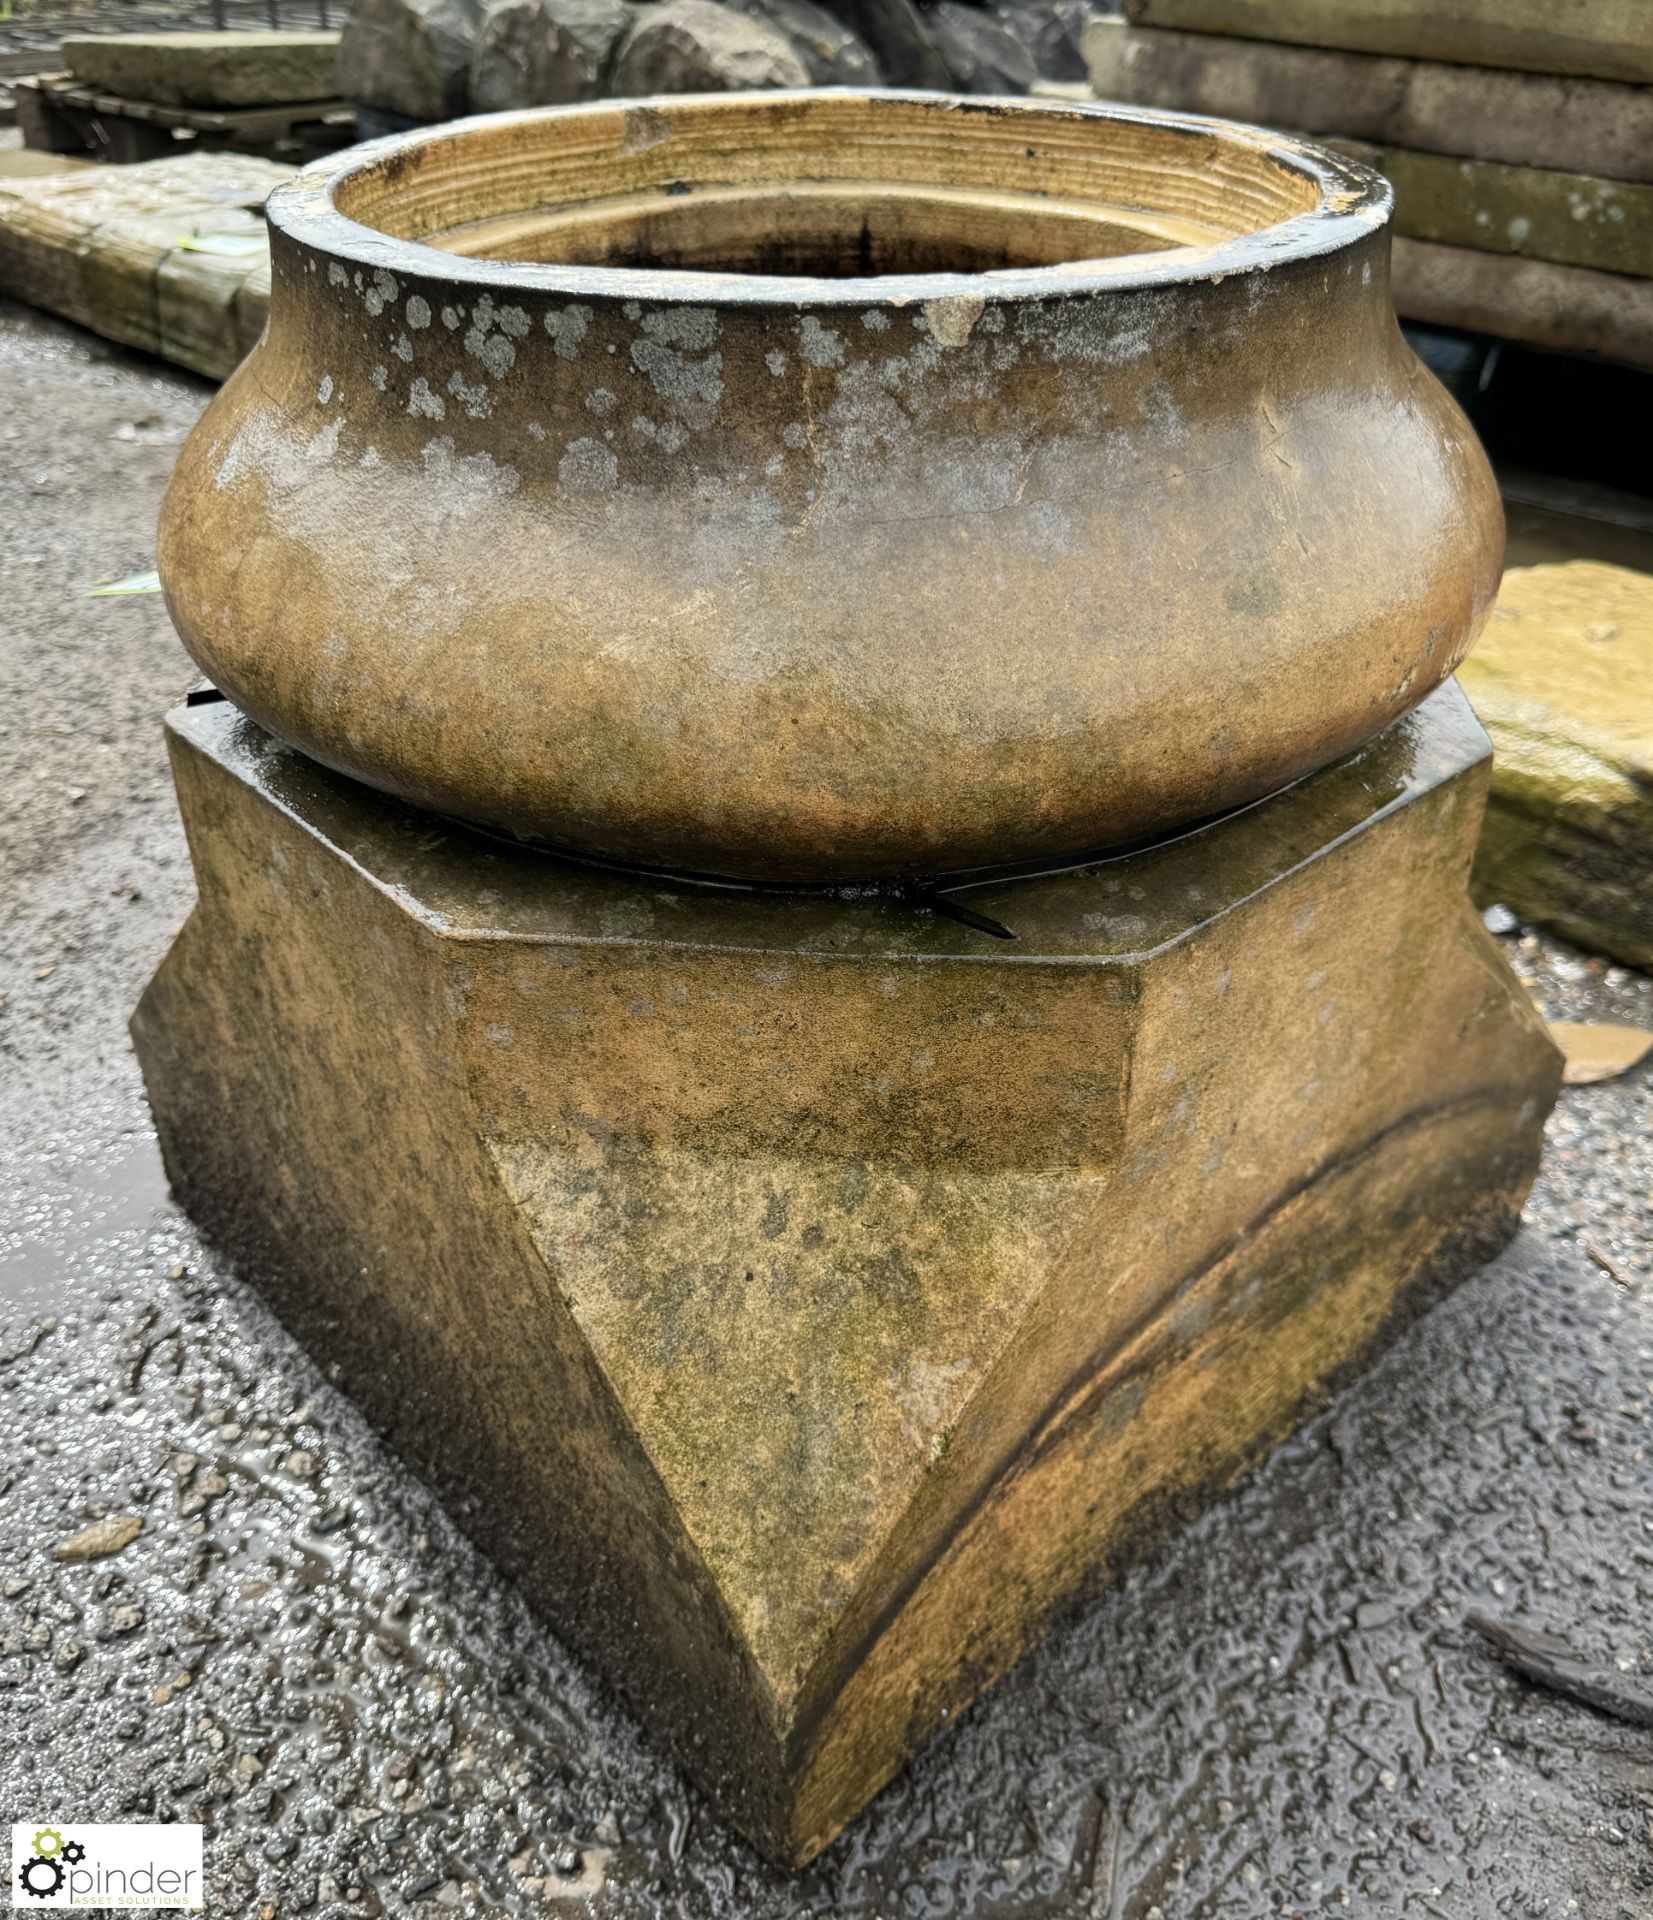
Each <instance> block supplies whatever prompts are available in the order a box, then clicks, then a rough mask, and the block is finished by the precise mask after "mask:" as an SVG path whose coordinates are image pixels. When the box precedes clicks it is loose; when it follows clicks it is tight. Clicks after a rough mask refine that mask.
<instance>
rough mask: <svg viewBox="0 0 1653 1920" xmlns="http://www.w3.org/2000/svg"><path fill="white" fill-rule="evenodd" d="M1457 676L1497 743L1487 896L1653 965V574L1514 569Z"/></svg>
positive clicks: (1486, 842) (1587, 565) (1486, 840)
mask: <svg viewBox="0 0 1653 1920" xmlns="http://www.w3.org/2000/svg"><path fill="white" fill-rule="evenodd" d="M1462 678H1463V685H1464V689H1465V691H1466V692H1467V693H1468V694H1469V696H1470V698H1471V700H1472V701H1473V702H1474V705H1475V709H1476V711H1477V713H1478V714H1479V715H1480V717H1481V719H1482V720H1483V721H1484V722H1485V724H1486V726H1487V729H1488V731H1489V733H1490V734H1491V736H1492V741H1493V747H1494V759H1493V774H1492V795H1491V800H1490V803H1489V805H1488V808H1487V818H1486V825H1485V826H1484V827H1483V829H1482V832H1481V845H1480V850H1479V852H1478V853H1477V855H1476V860H1475V888H1476V892H1477V894H1478V896H1479V897H1480V898H1481V899H1482V900H1483V901H1485V902H1487V903H1490V902H1492V901H1495V900H1496V901H1502V902H1503V903H1504V904H1505V905H1507V906H1510V907H1513V908H1514V909H1515V911H1516V912H1517V913H1519V914H1521V915H1522V916H1523V918H1525V919H1528V920H1534V921H1536V922H1537V923H1538V924H1539V925H1540V926H1546V927H1553V928H1554V929H1555V930H1556V931H1557V932H1559V933H1564V934H1566V935H1567V937H1568V938H1569V939H1570V940H1576V941H1577V942H1578V943H1579V944H1580V945H1581V946H1585V947H1590V948H1593V949H1594V950H1595V951H1597V952H1599V953H1606V954H1611V955H1612V956H1613V957H1614V958H1615V959H1618V960H1624V961H1627V962H1628V963H1629V964H1630V965H1632V966H1637V967H1653V574H1648V573H1644V572H1639V571H1637V570H1636V569H1635V568H1632V567H1626V566H1614V565H1610V564H1608V563H1606V562H1604V561H1600V560H1590V559H1577V560H1567V561H1554V562H1548V563H1545V564H1542V565H1538V566H1528V567H1511V568H1510V570H1509V571H1508V572H1507V573H1506V574H1505V575H1504V583H1503V586H1502V588H1501V589H1500V591H1499V595H1498V604H1497V606H1496V608H1495V609H1494V612H1493V615H1492V619H1491V621H1490V622H1489V623H1488V625H1487V628H1486V630H1485V632H1484V633H1483V635H1482V637H1481V642H1480V645H1479V646H1478V647H1477V649H1476V651H1475V653H1474V655H1473V656H1472V657H1471V658H1470V659H1469V660H1468V661H1466V662H1465V664H1464V667H1463V669H1462Z"/></svg>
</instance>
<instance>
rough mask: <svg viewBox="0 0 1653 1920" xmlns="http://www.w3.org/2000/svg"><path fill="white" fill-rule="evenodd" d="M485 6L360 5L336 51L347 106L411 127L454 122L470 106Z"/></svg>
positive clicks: (465, 2)
mask: <svg viewBox="0 0 1653 1920" xmlns="http://www.w3.org/2000/svg"><path fill="white" fill-rule="evenodd" d="M481 21H482V0H356V5H355V8H354V10H353V11H352V13H351V16H350V24H349V25H348V26H347V27H346V28H345V30H344V37H343V39H342V40H341V42H340V44H339V90H340V92H342V93H343V94H344V95H345V97H346V98H347V99H350V100H354V101H356V102H358V104H360V105H361V106H364V107H374V108H377V109H378V110H379V111H381V112H384V113H397V114H403V115H405V116H406V117H407V118H408V119H411V120H451V119H453V118H454V117H455V116H456V115H458V114H462V113H464V112H465V111H466V110H467V109H468V107H469V104H470V85H469V77H470V70H471V51H472V48H473V47H474V46H475V44H476V34H477V28H478V27H479V26H480V24H481Z"/></svg>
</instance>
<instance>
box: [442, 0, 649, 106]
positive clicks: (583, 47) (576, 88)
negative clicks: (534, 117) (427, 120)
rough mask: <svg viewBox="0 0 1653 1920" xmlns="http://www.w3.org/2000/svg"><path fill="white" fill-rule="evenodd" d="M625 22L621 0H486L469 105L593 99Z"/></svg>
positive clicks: (549, 103)
mask: <svg viewBox="0 0 1653 1920" xmlns="http://www.w3.org/2000/svg"><path fill="white" fill-rule="evenodd" d="M630 25H631V9H630V8H629V7H628V6H627V5H626V0H492V4H491V5H490V6H489V8H488V11H487V12H486V13H485V14H484V15H483V16H482V24H481V26H480V27H479V28H478V29H477V36H476V48H475V51H474V52H473V53H472V55H471V74H470V94H471V106H472V107H473V108H474V109H475V110H476V111H477V112H479V113H497V112H501V111H503V110H504V109H506V108H508V107H555V106H563V105H565V104H567V103H569V102H571V101H575V100H595V99H597V98H598V97H599V96H600V95H601V94H602V93H603V91H604V89H605V83H606V82H607V79H608V72H609V68H610V67H611V66H612V64H613V60H614V52H615V49H616V48H617V47H618V46H619V44H620V40H621V37H622V36H623V35H624V33H625V31H626V29H627V28H628V27H629V26H630Z"/></svg>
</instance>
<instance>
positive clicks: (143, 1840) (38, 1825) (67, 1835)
mask: <svg viewBox="0 0 1653 1920" xmlns="http://www.w3.org/2000/svg"><path fill="white" fill-rule="evenodd" d="M54 1842H55V1844H54ZM36 1860H39V1861H43V1862H47V1863H49V1864H42V1865H34V1866H31V1865H30V1864H29V1863H30V1862H31V1861H36ZM204 1892H205V1889H204V1886H203V1881H202V1872H201V1829H200V1828H199V1827H188V1826H166V1825H154V1826H138V1825H129V1826H93V1825H91V1824H90V1823H88V1822H87V1821H84V1820H25V1821H20V1822H19V1823H18V1824H17V1825H16V1826H14V1827H13V1828H12V1830H11V1904H12V1906H13V1907H14V1908H15V1907H22V1908H24V1909H33V1910H34V1911H36V1912H46V1913H49V1912H51V1911H52V1910H53V1909H54V1908H60V1907H70V1908H74V1907H80V1908H82V1909H86V1908H91V1907H98V1908H102V1909H103V1910H105V1911H117V1912H119V1911H129V1910H131V1909H135V1908H139V1907H169V1908H172V1909H173V1910H174V1911H182V1912H190V1913H194V1912H199V1911H200V1910H201V1908H202V1907H203V1905H204Z"/></svg>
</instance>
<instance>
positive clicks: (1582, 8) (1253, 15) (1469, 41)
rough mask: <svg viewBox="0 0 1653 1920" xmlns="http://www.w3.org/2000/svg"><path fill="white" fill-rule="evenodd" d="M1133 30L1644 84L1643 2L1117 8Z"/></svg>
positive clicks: (1409, 0) (1160, 1)
mask: <svg viewBox="0 0 1653 1920" xmlns="http://www.w3.org/2000/svg"><path fill="white" fill-rule="evenodd" d="M1124 7H1125V17H1126V18H1127V19H1128V20H1129V21H1130V22H1131V23H1132V24H1133V25H1134V26H1144V27H1175V28H1186V29H1188V30H1189V31H1191V32H1194V33H1222V34H1234V35H1236V36H1238V37H1240V38H1242V39H1250V40H1283V41H1287V42H1289V43H1291V44H1292V45H1296V46H1309V47H1342V48H1347V49H1349V50H1350V51H1352V52H1355V53H1396V54H1401V55H1404V56H1406V57H1408V58H1411V59H1419V60H1450V61H1459V62H1462V63H1463V64H1464V65H1466V66H1472V67H1478V66H1485V67H1514V68H1516V69H1518V70H1519V71H1521V72H1525V73H1570V74H1584V75H1590V76H1593V77H1594V78H1596V79H1599V80H1628V81H1631V82H1634V83H1644V82H1646V81H1649V80H1653V33H1649V31H1648V16H1647V0H1451V3H1450V4H1449V5H1445V6H1443V5H1442V4H1441V0H1124Z"/></svg>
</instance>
